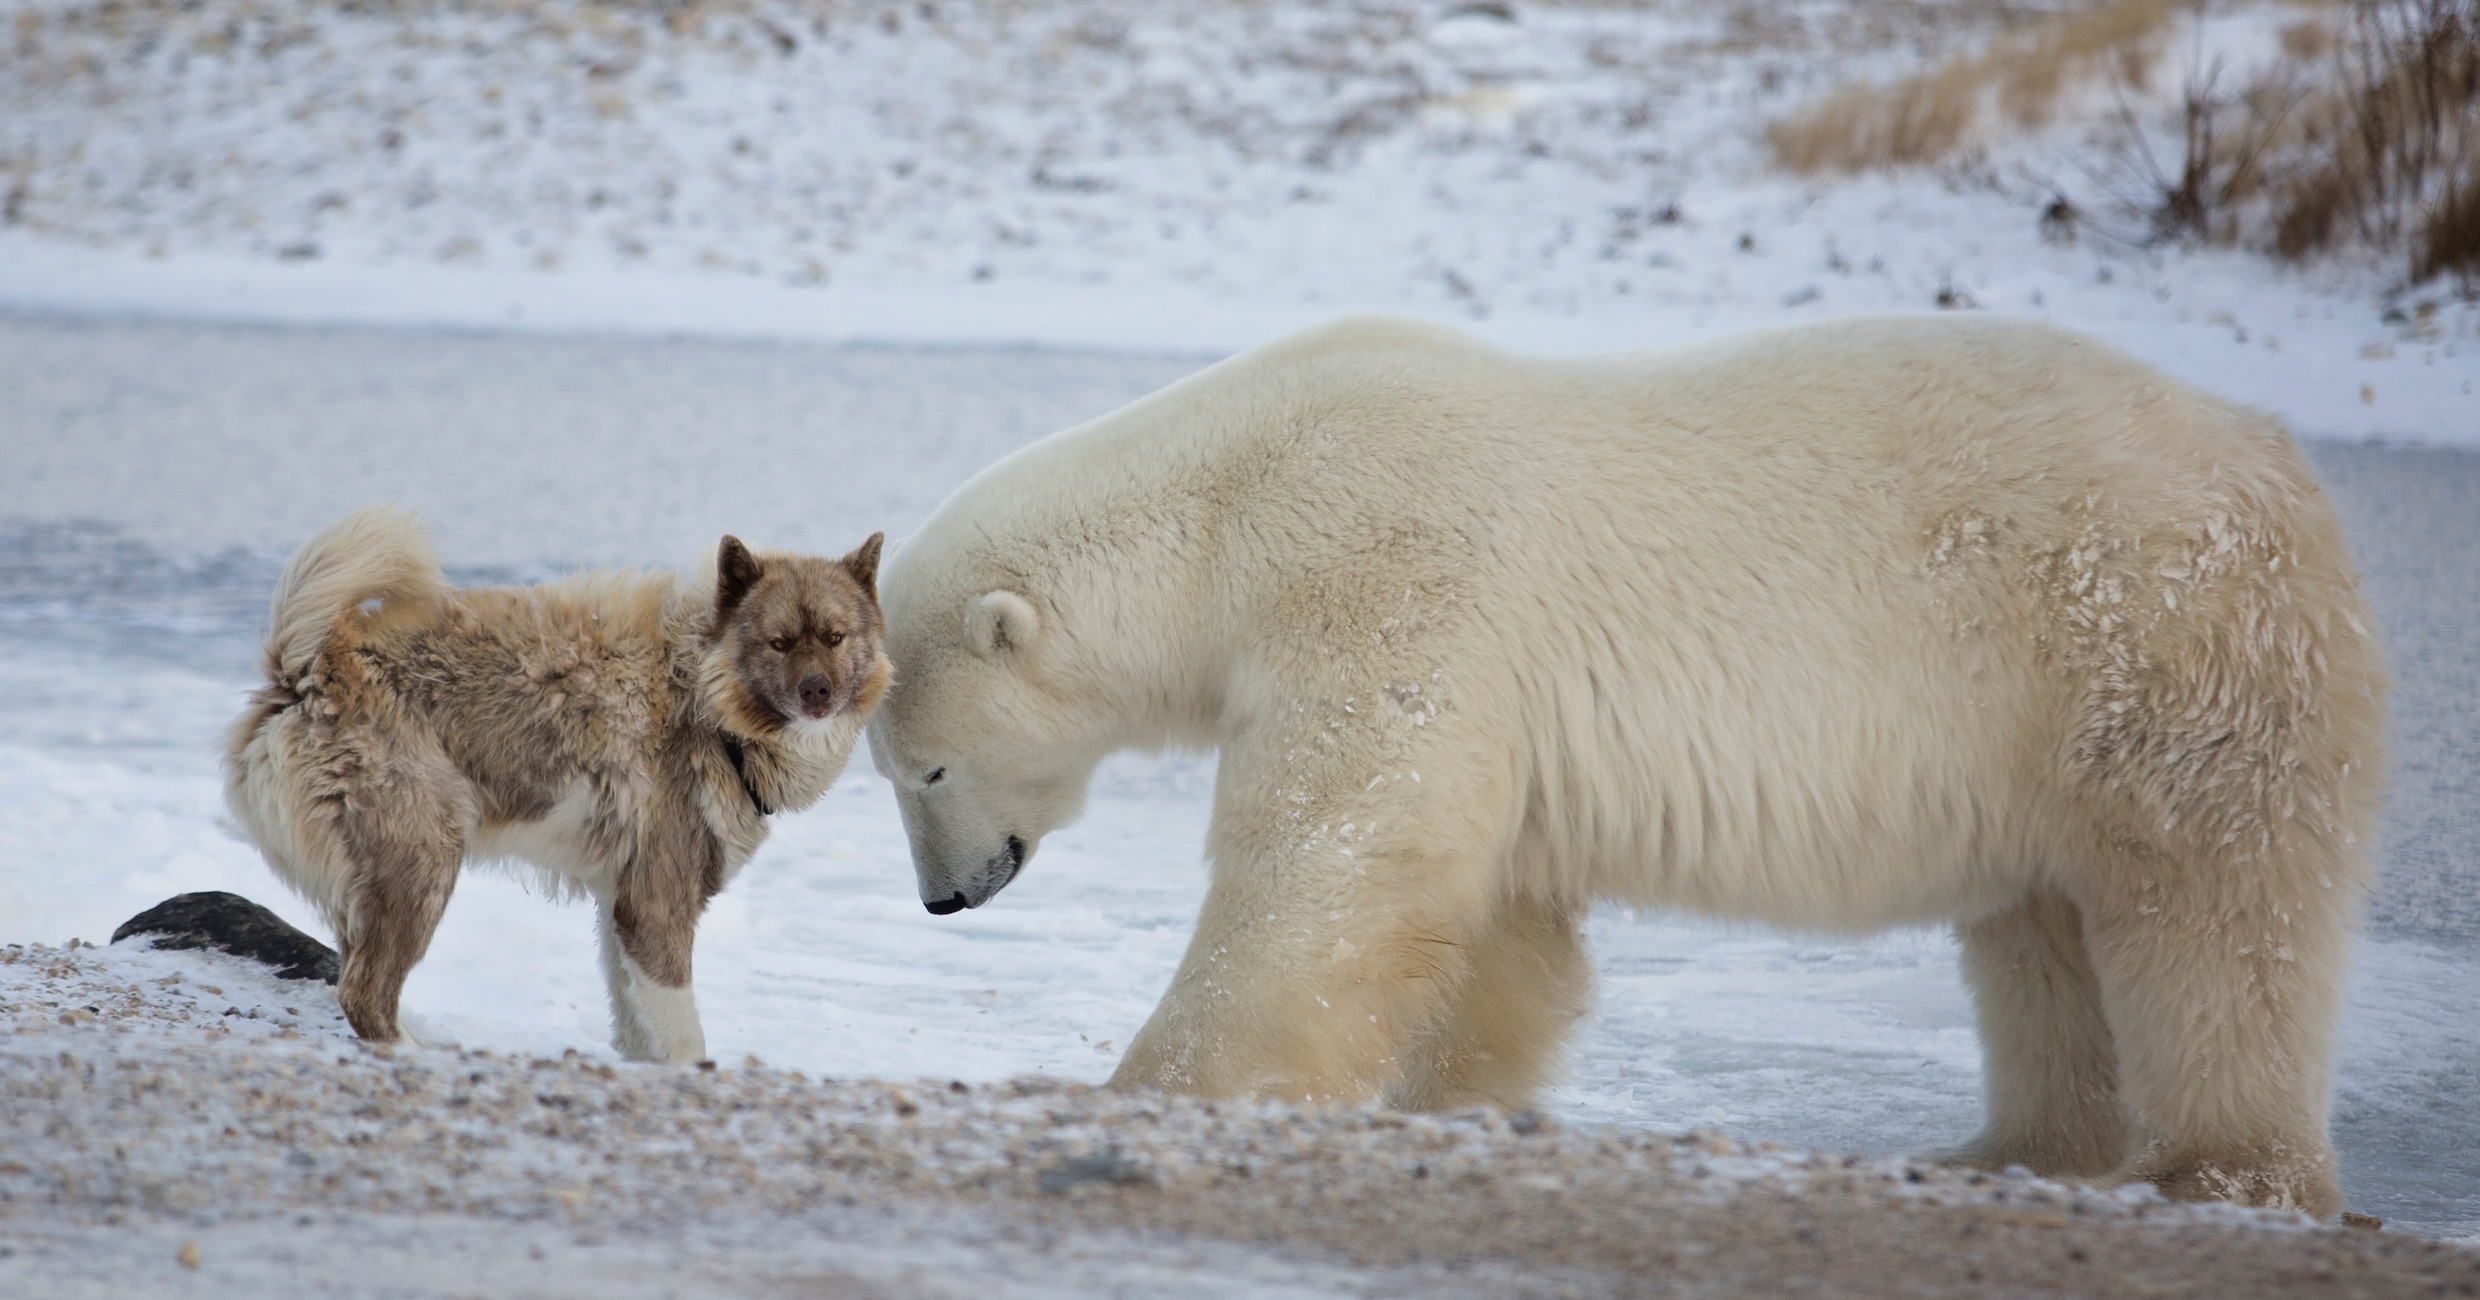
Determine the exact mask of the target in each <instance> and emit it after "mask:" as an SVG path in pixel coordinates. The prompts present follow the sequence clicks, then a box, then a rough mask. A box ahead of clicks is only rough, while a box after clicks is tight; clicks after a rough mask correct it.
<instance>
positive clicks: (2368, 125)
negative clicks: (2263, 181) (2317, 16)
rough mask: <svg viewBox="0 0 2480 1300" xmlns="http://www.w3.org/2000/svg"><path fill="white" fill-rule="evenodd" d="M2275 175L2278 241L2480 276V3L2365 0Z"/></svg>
mask: <svg viewBox="0 0 2480 1300" xmlns="http://www.w3.org/2000/svg"><path fill="white" fill-rule="evenodd" d="M2330 66H2331V77H2330V88H2329V89H2328V90H2327V91H2326V92H2325V93H2324V94H2322V95H2320V96H2319V97H2318V98H2317V99H2316V100H2315V101H2314V103H2313V104H2312V105H2311V107H2310V108H2309V110H2308V111H2307V112H2306V113H2304V114H2303V116H2302V121H2301V125H2300V129H2299V132H2298V136H2297V140H2296V142H2295V144H2294V145H2293V147H2292V148H2291V149H2289V150H2288V151H2287V152H2286V154H2285V156H2284V157H2283V158H2282V159H2281V170H2282V175H2281V177H2280V179H2279V180H2278V181H2277V182H2276V183H2275V186H2274V192H2275V195H2276V197H2275V202H2274V205H2273V212H2272V216H2271V236H2272V237H2271V241H2270V242H2271V244H2272V247H2273V249H2274V251H2275V252H2277V253H2279V254H2281V255H2282V256H2284V257H2286V258H2290V259H2292V260H2303V259H2306V258H2309V257H2313V256H2315V255H2317V254H2320V253H2323V252H2326V251H2328V250H2330V249H2333V248H2336V247H2341V246H2345V245H2350V244H2359V245H2363V246H2367V247H2372V248H2378V249H2389V250H2390V249H2396V248H2400V249H2403V250H2405V251H2407V252H2408V253H2409V254H2410V255H2411V272H2412V278H2413V279H2414V280H2415V281H2417V280H2424V279H2427V278H2429V277H2431V276H2435V275H2438V274H2441V273H2445V272H2454V273H2456V274H2458V275H2461V276H2463V277H2464V278H2466V279H2467V280H2468V279H2471V278H2473V277H2474V276H2475V275H2480V0H2367V2H2366V3H2363V4H2362V5H2360V6H2359V7H2358V8H2357V9H2356V10H2355V11H2354V13H2353V22H2352V26H2351V30H2350V32H2349V35H2348V37H2347V38H2346V39H2345V40H2344V41H2343V42H2342V43H2341V45H2340V46H2339V48H2338V49H2337V50H2336V51H2335V52H2334V54H2333V57H2332V61H2331V65H2330Z"/></svg>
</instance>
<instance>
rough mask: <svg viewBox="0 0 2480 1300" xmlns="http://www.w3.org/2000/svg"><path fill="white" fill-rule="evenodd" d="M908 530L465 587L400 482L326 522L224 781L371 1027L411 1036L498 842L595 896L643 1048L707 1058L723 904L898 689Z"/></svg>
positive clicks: (625, 1046) (623, 1006)
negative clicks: (884, 583) (662, 567)
mask: <svg viewBox="0 0 2480 1300" xmlns="http://www.w3.org/2000/svg"><path fill="white" fill-rule="evenodd" d="M883 540H884V535H883V534H881V535H876V536H872V537H871V538H870V540H868V541H867V542H864V543H862V545H861V546H860V547H859V548H858V549H856V550H855V551H853V552H852V553H851V554H850V555H847V556H845V557H843V558H842V559H841V560H828V559H821V558H817V557H812V556H803V555H792V554H785V553H780V552H774V551H752V550H750V549H749V548H748V547H746V546H744V545H742V544H741V542H740V541H739V539H737V538H733V537H726V538H724V539H723V541H722V543H721V544H720V545H719V546H717V548H716V549H715V553H714V557H713V563H712V565H711V566H710V567H707V568H704V569H702V570H700V571H699V572H697V573H694V574H688V575H683V574H674V573H668V572H648V571H639V570H628V571H605V572H592V573H581V574H578V575H575V576H572V577H569V578H566V579H563V580H560V581H557V582H552V583H546V584H543V585H541V586H534V587H477V588H466V589H458V588H453V587H451V586H449V585H448V582H447V580H446V579H445V578H444V577H443V576H442V575H441V573H440V570H439V565H438V562H437V560H436V559H435V558H434V553H433V548H432V544H431V540H430V536H429V533H428V532H427V530H425V529H424V527H423V526H422V524H421V523H420V521H419V520H417V519H416V518H414V517H413V516H412V515H411V514H409V513H406V512H404V511H402V510H398V509H394V508H392V507H375V508H372V509H368V510H363V511H361V512H359V513H357V514H354V515H352V516H349V517H348V518H346V519H344V520H343V521H342V522H340V523H338V524H336V525H335V526H334V527H332V528H329V529H328V530H327V531H326V532H324V533H321V534H319V535H318V536H317V537H314V538H312V539H311V540H310V542H309V543H308V544H306V545H304V546H303V547H302V548H301V550H300V552H298V553H297V554H295V555H294V556H293V558H292V560H291V561H290V562H289V563H288V564H286V565H285V568H284V574H283V577H282V579H281V580H280V581H279V582H278V584H277V586H276V594H275V599H274V603H273V606H272V609H271V623H270V628H269V631H268V634H267V646H266V664H265V670H266V676H267V684H266V685H265V686H263V687H260V688H259V689H258V690H256V691H255V692H253V693H252V695H251V697H250V701H249V707H248V709H247V710H246V711H245V712H244V713H243V714H242V715H241V718H240V720H239V721H238V722H236V723H235V724H234V726H233V729H232V733H231V736H230V739H229V743H228V745H227V748H226V752H225V756H224V775H225V794H226V798H227V800H228V801H229V802H230V804H231V806H232V810H233V813H234V814H235V816H236V817H237V818H238V819H239V821H240V823H241V826H242V828H243V829H244V830H246V831H247V832H248V834H249V837H250V838H251V840H252V841H254V842H255V843H256V844H257V845H258V847H259V849H260V851H261V852H263V853H264V854H265V855H266V858H267V862H268V865H270V866H271V867H273V868H274V869H275V872H276V874H277V875H278V876H280V877H282V878H283V880H284V881H285V883H286V884H288V885H290V886H292V887H293V888H294V889H295V890H297V891H299V892H300V893H301V894H302V895H303V896H304V897H306V898H307V899H309V900H310V902H311V903H312V904H314V905H315V906H317V907H318V908H319V910H320V911H321V912H322V913H324V915H325V916H326V919H327V922H328V924H329V925H330V926H332V927H333V928H334V930H335V934H336V946H337V948H338V950H339V952H340V955H341V958H342V975H341V979H340V981H339V983H338V986H337V996H338V999H339V1000H340V1001H341V1002H342V1004H343V1008H344V1013H345V1017H346V1018H347V1019H348V1020H349V1021H351V1022H352V1025H353V1029H354V1032H356V1033H358V1034H360V1035H361V1036H362V1037H364V1038H368V1039H374V1040H377V1041H381V1042H387V1041H393V1040H395V1039H398V1038H400V1037H402V1036H403V1027H402V1025H401V1024H400V1022H399V1020H398V1017H397V999H398V996H399V994H400V993H401V991H402V990H403V988H404V982H405V976H406V973H407V972H408V971H410V970H411V969H412V968H413V965H414V963H415V962H418V961H420V960H421V959H422V954H423V951H424V950H425V949H426V948H428V947H429V945H430V940H431V933H432V931H433V930H434V929H435V928H436V927H437V925H438V923H439V917H440V913H441V912H442V911H444V910H445V909H446V907H447V904H448V895H449V893H450V891H452V890H453V889H454V888H455V886H456V878H457V872H458V870H459V869H460V867H461V866H462V865H463V864H464V863H467V862H475V863H486V862H498V863H506V864H509V865H512V866H518V867H520V868H530V869H531V870H532V871H533V872H534V873H536V874H537V876H538V878H539V880H540V881H541V883H542V884H543V885H544V886H545V887H546V889H547V891H548V892H551V893H553V894H555V895H565V896H577V895H583V896H587V897H591V898H592V899H593V900H594V903H595V907H596V914H597V915H596V922H597V926H598V933H599V936H600V939H601V943H602V961H603V974H604V977H605V979H606V980H607V981H608V983H609V985H610V990H611V1019H612V1042H613V1045H614V1046H615V1047H617V1048H618V1049H619V1051H620V1052H621V1054H622V1055H624V1056H628V1057H631V1058H634V1059H640V1060H662V1061H695V1060H699V1059H702V1058H703V1057H704V1056H705V1054H706V1040H705V1033H704V1031H703V1030H702V1029H701V1028H700V1026H699V1023H698V1015H697V1004H696V1001H695V999H694V997H693V996H692V994H691V991H690V986H689V957H690V947H691V944H692V941H693V940H694V938H695V934H696V927H697V920H698V915H699V913H700V912H702V911H703V910H704V909H705V906H706V902H707V900H708V899H710V898H712V897H714V895H715V894H716V893H717V891H719V890H721V889H722V888H723V887H724V885H725V883H726V882H728V881H730V880H731V878H732V876H733V874H734V873H735V872H737V871H738V870H739V869H740V868H741V865H742V864H743V863H746V862H747V861H748V860H749V856H750V854H752V853H753V852H755V851H756V850H757V847H758V845H759V843H760V842H761V841H763V840H764V839H765V838H766V819H767V818H768V817H769V816H771V815H773V814H775V813H779V812H789V811H793V810H796V809H800V808H806V807H808V806H809V805H810V804H811V803H813V802H815V801H816V800H817V799H818V797H819V796H820V795H821V794H823V793H825V791H826V788H827V786H828V785H829V784H831V783H832V782H833V781H834V780H835V778H836V776H837V775H838V774H839V773H840V772H842V770H843V768H844V761H845V759H846V758H847V757H848V756H849V755H850V754H851V752H852V746H853V741H854V739H855V738H856V737H857V736H859V735H860V732H861V727H862V724H863V723H864V722H865V721H867V720H868V718H869V715H870V711H871V710H872V709H873V708H874V707H876V705H877V703H878V699H879V696H880V695H881V694H882V693H883V692H884V691H885V690H886V688H887V682H888V672H889V668H888V661H887V659H886V657H885V656H883V655H882V654H881V653H880V652H879V640H880V633H881V629H882V624H881V622H880V616H879V608H878V593H877V582H878V558H879V548H880V545H881V543H882V541H883Z"/></svg>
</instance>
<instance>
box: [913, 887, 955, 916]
mask: <svg viewBox="0 0 2480 1300" xmlns="http://www.w3.org/2000/svg"><path fill="white" fill-rule="evenodd" d="M922 906H923V907H926V908H928V909H930V915H932V916H949V915H953V914H954V913H957V912H961V911H963V910H964V908H965V902H964V891H963V890H958V891H956V892H955V893H953V894H950V895H948V896H947V897H945V898H942V899H940V900H939V901H937V902H935V903H932V902H928V901H924V902H923V903H922Z"/></svg>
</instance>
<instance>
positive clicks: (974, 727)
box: [870, 557, 1108, 916]
mask: <svg viewBox="0 0 2480 1300" xmlns="http://www.w3.org/2000/svg"><path fill="white" fill-rule="evenodd" d="M900 558H901V557H899V559H900ZM891 574H892V575H893V576H892V577H891V581H890V583H889V585H888V593H889V601H888V604H887V615H888V636H887V649H888V652H889V655H890V657H891V658H893V659H894V661H895V664H896V680H895V684H894V686H893V688H892V689H891V690H890V691H889V693H888V696H887V698H886V700H885V702H884V703H883V704H882V705H881V706H880V708H879V711H878V715H877V717H876V718H875V719H873V720H872V722H871V724H870V754H871V757H872V758H873V760H875V761H876V763H877V764H878V770H879V772H880V774H881V775H883V776H885V777H886V778H887V779H888V780H889V781H890V782H893V783H894V785H895V790H896V807H897V808H898V810H900V811H901V812H902V814H903V817H904V830H905V833H906V835H907V836H908V837H909V838H910V839H911V841H912V847H913V869H914V873H915V874H916V875H917V876H918V877H919V879H920V885H921V900H922V905H923V906H924V907H927V908H929V909H930V911H931V912H932V913H934V914H936V915H940V916H944V915H946V914H948V913H950V912H957V911H962V910H963V909H965V908H968V907H979V906H981V905H982V904H984V903H986V902H988V901H990V898H991V896H992V895H994V894H996V893H998V892H999V891H1000V890H1001V889H1004V888H1006V887H1007V884H1008V882H1009V881H1012V880H1014V879H1015V878H1016V875H1017V873H1018V872H1020V871H1022V870H1024V867H1025V863H1026V861H1027V860H1028V859H1030V858H1031V857H1032V856H1033V851H1034V849H1035V848H1036V847H1037V846H1038V845H1040V844H1041V842H1042V837H1043V836H1044V835H1045V834H1047V833H1049V832H1050V831H1053V830H1055V829H1057V828H1058V827H1060V826H1062V825H1064V824H1065V823H1067V822H1068V821H1070V820H1071V819H1073V818H1074V817H1075V816H1076V815H1077V813H1078V811H1079V810H1080V809H1081V808H1082V807H1083V804H1084V799H1085V786H1086V783H1087V781H1088V780H1089V779H1090V778H1091V776H1092V774H1093V770H1094V767H1095V765H1096V764H1098V763H1099V762H1100V761H1101V759H1102V757H1103V754H1104V752H1106V750H1107V748H1108V745H1107V744H1106V743H1105V742H1104V741H1103V740H1102V738H1101V737H1100V736H1099V734H1098V733H1097V732H1096V729H1095V726H1094V719H1093V718H1092V716H1091V713H1092V710H1091V708H1090V706H1089V705H1088V704H1087V703H1086V702H1085V701H1086V697H1087V695H1088V692H1086V691H1083V690H1080V689H1078V685H1077V681H1076V679H1077V677H1078V676H1079V674H1078V673H1077V672H1076V671H1075V670H1074V669H1073V668H1072V667H1070V666H1069V665H1068V664H1067V662H1065V661H1066V660H1067V658H1068V656H1067V655H1066V654H1065V653H1064V651H1065V649H1066V647H1065V646H1064V645H1063V643H1064V642H1068V641H1071V640H1072V639H1073V638H1071V637H1068V636H1066V635H1064V634H1063V633H1062V631H1061V629H1059V628H1058V627H1056V626H1053V624H1055V623H1056V622H1057V621H1058V620H1057V619H1056V617H1046V616H1045V615H1044V613H1043V612H1042V611H1043V605H1042V603H1040V601H1039V598H1038V597H1028V596H1026V595H1023V594H1020V593H1018V592H1016V591H1012V590H1008V589H1005V588H994V589H978V588H976V589H969V590H959V589H958V588H956V587H955V586H954V585H953V584H944V583H942V584H936V585H934V586H933V587H932V588H931V589H930V590H924V589H922V588H921V587H919V586H917V585H914V584H910V583H906V582H904V581H903V575H902V574H901V572H900V570H891ZM940 587H944V588H946V590H945V591H943V592H942V591H941V590H939V588H940ZM1054 613H1055V611H1054Z"/></svg>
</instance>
